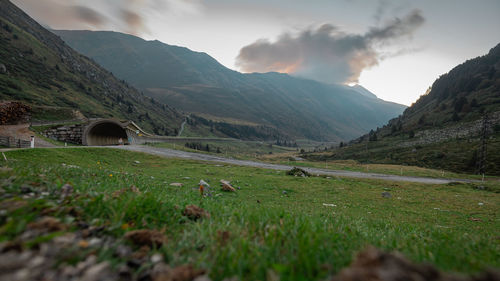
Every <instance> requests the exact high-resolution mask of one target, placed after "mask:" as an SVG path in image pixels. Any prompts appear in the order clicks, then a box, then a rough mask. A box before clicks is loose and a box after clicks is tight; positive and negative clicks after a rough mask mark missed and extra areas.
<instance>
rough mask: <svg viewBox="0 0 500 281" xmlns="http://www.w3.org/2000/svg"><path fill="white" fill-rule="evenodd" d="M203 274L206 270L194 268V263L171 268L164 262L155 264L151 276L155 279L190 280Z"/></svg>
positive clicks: (164, 280) (163, 280) (169, 280)
mask: <svg viewBox="0 0 500 281" xmlns="http://www.w3.org/2000/svg"><path fill="white" fill-rule="evenodd" d="M203 274H205V270H203V269H194V267H193V266H192V265H181V266H177V267H175V268H170V267H168V266H167V265H165V264H164V263H158V264H156V265H155V266H154V268H153V271H152V272H151V277H152V279H153V280H155V281H156V280H161V281H190V280H194V279H195V278H196V277H198V276H202V275H203Z"/></svg>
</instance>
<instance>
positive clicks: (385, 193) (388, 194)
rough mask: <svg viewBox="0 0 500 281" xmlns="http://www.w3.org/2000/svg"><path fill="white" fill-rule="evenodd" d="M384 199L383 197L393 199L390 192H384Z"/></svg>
mask: <svg viewBox="0 0 500 281" xmlns="http://www.w3.org/2000/svg"><path fill="white" fill-rule="evenodd" d="M382 197H383V198H391V197H392V195H391V194H390V193H389V192H387V191H384V192H382Z"/></svg>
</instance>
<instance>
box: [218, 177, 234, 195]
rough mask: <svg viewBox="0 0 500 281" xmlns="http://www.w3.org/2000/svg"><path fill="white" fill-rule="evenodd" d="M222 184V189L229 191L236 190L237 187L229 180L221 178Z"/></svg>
mask: <svg viewBox="0 0 500 281" xmlns="http://www.w3.org/2000/svg"><path fill="white" fill-rule="evenodd" d="M220 183H221V186H222V191H227V192H234V191H236V189H235V188H234V187H233V186H232V185H231V183H230V182H229V181H226V180H220Z"/></svg>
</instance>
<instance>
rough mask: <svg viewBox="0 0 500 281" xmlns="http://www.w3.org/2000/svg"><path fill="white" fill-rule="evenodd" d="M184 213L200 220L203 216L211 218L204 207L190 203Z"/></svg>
mask: <svg viewBox="0 0 500 281" xmlns="http://www.w3.org/2000/svg"><path fill="white" fill-rule="evenodd" d="M182 214H183V215H184V216H186V217H188V219H190V220H194V221H196V220H198V219H201V218H210V214H209V213H208V212H207V211H205V210H204V209H202V208H200V207H198V206H196V205H188V206H186V208H185V209H184V211H183V212H182Z"/></svg>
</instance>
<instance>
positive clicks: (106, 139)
mask: <svg viewBox="0 0 500 281" xmlns="http://www.w3.org/2000/svg"><path fill="white" fill-rule="evenodd" d="M120 138H121V139H122V141H123V144H127V143H128V140H127V132H126V131H125V129H124V128H123V127H122V125H121V124H120V123H119V122H118V121H114V120H101V121H98V122H95V123H93V124H91V125H89V126H88V127H87V128H86V129H85V132H84V134H83V144H84V145H91V146H98V145H118V144H120V143H119V140H120Z"/></svg>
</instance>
